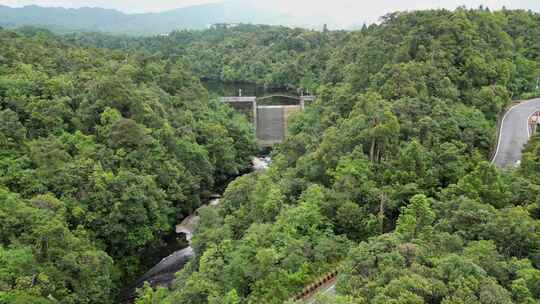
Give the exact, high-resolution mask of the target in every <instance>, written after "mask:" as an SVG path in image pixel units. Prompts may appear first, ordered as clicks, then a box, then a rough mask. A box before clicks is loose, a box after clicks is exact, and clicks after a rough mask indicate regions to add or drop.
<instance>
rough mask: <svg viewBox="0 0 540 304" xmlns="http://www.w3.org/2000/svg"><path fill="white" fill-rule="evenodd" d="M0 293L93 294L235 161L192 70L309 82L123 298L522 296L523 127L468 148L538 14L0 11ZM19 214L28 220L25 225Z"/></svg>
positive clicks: (531, 86) (88, 299)
mask: <svg viewBox="0 0 540 304" xmlns="http://www.w3.org/2000/svg"><path fill="white" fill-rule="evenodd" d="M0 40H1V41H0V42H1V43H0V71H1V73H0V109H1V112H0V117H1V121H2V122H3V123H2V124H1V125H0V141H1V142H2V144H1V145H0V147H1V148H0V149H1V150H0V197H1V199H0V203H1V204H0V224H1V226H2V230H1V232H0V236H1V238H0V241H1V243H0V302H1V301H4V302H8V303H113V302H115V296H116V295H117V290H118V288H120V286H122V281H125V280H130V279H132V278H133V277H134V276H136V275H137V274H140V273H141V271H144V267H145V266H148V264H147V261H145V256H147V255H151V254H152V252H151V251H152V250H153V249H156V248H159V247H160V246H162V245H163V243H164V242H165V238H166V235H167V234H168V233H170V232H171V229H172V224H173V223H174V222H175V221H176V220H179V219H181V218H182V217H183V216H185V215H187V214H188V213H189V212H190V211H192V210H193V209H194V208H195V207H197V206H199V205H200V202H201V200H202V199H204V198H205V197H206V196H208V195H209V194H210V193H211V192H212V191H216V190H217V189H220V188H221V187H222V186H223V185H225V184H227V182H228V181H229V180H230V178H231V177H233V176H236V175H238V174H239V173H240V172H242V171H243V170H244V169H245V166H246V165H247V163H248V161H247V160H248V158H249V157H250V156H251V155H254V154H255V153H256V146H255V144H254V139H253V137H252V136H251V135H250V134H251V132H250V131H251V130H250V128H249V126H248V124H247V122H246V120H245V119H244V118H242V117H240V116H238V115H234V114H233V113H232V111H231V110H230V109H228V108H226V107H224V106H221V105H219V104H218V102H217V101H216V100H215V99H214V98H213V94H212V93H211V92H210V93H209V92H208V91H207V90H205V89H204V88H203V87H202V85H201V82H200V81H199V80H200V79H202V80H217V81H222V82H249V83H255V84H259V85H264V86H266V87H276V88H287V89H300V88H301V89H309V90H311V91H313V92H316V95H317V100H316V102H314V103H313V104H311V105H309V106H308V107H307V110H306V111H305V112H302V113H298V114H297V115H295V116H294V117H293V118H292V120H291V121H290V123H289V134H288V137H287V139H286V141H285V142H284V143H283V144H281V145H279V146H277V147H275V149H274V151H273V152H272V159H273V164H272V166H271V167H270V168H269V169H268V170H267V171H264V172H254V173H250V174H246V175H243V176H241V177H238V178H236V179H235V180H234V181H232V182H231V183H230V184H228V187H227V189H226V190H225V192H224V195H223V198H222V204H221V207H220V208H203V209H202V210H201V212H200V214H201V223H200V226H199V228H198V230H197V232H196V234H195V236H194V239H193V244H192V245H193V247H194V250H195V257H194V259H193V260H192V261H191V262H190V263H188V265H187V266H186V267H184V269H183V270H182V271H180V272H179V273H178V274H177V279H176V282H175V283H174V286H173V288H172V290H164V289H159V290H156V291H153V290H151V289H150V288H145V289H144V290H142V291H141V292H140V295H141V296H140V298H139V299H138V300H137V304H151V303H171V304H172V303H175V304H176V303H197V304H198V303H212V304H217V303H228V304H239V303H283V302H284V301H286V300H287V299H290V298H291V296H293V295H294V294H296V293H297V292H299V291H301V290H302V289H303V287H304V286H305V285H306V284H308V283H309V282H312V281H313V280H314V279H316V278H317V277H319V276H320V275H323V274H325V273H327V272H329V271H332V270H334V269H336V268H337V269H338V270H339V276H338V285H337V291H338V294H339V296H337V298H332V297H331V296H327V298H324V299H321V303H342V304H357V303H381V304H382V303H396V304H397V303H441V304H454V303H455V304H457V303H482V304H488V303H490V304H492V303H538V302H539V301H540V137H538V136H536V137H534V138H533V139H532V140H531V141H530V143H529V145H528V146H527V148H526V150H525V154H524V157H523V160H522V164H521V166H520V168H519V169H515V170H509V171H501V170H499V169H497V168H496V167H495V166H493V165H491V164H490V163H489V158H490V155H491V151H492V149H493V146H494V142H495V138H496V125H497V119H498V117H499V116H500V114H501V113H502V112H503V111H504V109H505V108H506V107H507V106H508V105H509V104H510V102H511V100H512V99H518V98H526V97H532V96H534V95H535V94H537V92H535V89H536V85H537V81H538V79H539V77H540V15H539V14H536V13H532V12H526V11H508V10H503V11H497V12H490V11H489V10H486V9H475V10H468V9H465V8H459V9H457V10H455V11H446V10H431V11H416V12H408V13H394V14H390V15H387V16H385V17H383V18H382V21H381V23H380V24H376V25H371V26H369V27H364V28H363V29H361V30H358V31H353V32H345V31H339V32H334V31H322V32H316V31H308V30H301V29H289V28H284V27H270V26H252V25H243V26H239V27H235V28H230V29H213V30H207V31H201V32H197V31H182V32H174V33H172V34H171V35H169V36H168V37H153V38H126V37H123V38H122V37H112V36H107V35H102V34H73V35H69V36H62V37H57V36H54V35H52V34H50V33H47V32H43V31H40V30H35V29H24V30H21V31H18V32H11V31H6V30H2V31H0ZM29 228H30V229H29Z"/></svg>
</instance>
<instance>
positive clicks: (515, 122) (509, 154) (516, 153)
mask: <svg viewBox="0 0 540 304" xmlns="http://www.w3.org/2000/svg"><path fill="white" fill-rule="evenodd" d="M536 111H540V99H531V100H528V101H524V102H522V103H520V104H518V105H516V106H514V107H512V108H511V109H510V110H509V111H508V112H507V113H506V115H505V116H504V118H503V120H502V124H501V129H500V134H499V143H498V145H497V152H496V154H495V157H494V158H493V163H494V164H495V165H497V166H498V167H500V168H503V169H504V168H511V167H515V166H517V165H518V164H519V161H521V154H522V150H523V147H524V146H525V144H526V143H527V141H528V140H529V137H530V134H529V133H530V131H529V125H528V120H529V117H530V116H531V115H532V114H533V113H534V112H536Z"/></svg>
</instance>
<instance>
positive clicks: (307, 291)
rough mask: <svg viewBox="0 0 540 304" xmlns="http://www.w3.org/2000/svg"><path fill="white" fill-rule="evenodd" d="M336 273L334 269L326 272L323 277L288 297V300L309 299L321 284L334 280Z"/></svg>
mask: <svg viewBox="0 0 540 304" xmlns="http://www.w3.org/2000/svg"><path fill="white" fill-rule="evenodd" d="M337 275H338V271H337V270H334V271H332V272H330V273H328V274H327V275H325V276H324V277H322V278H319V279H318V280H317V281H315V282H314V283H311V284H310V285H308V286H307V287H305V288H304V289H303V290H302V292H300V293H299V294H297V295H296V296H294V297H292V298H290V299H289V301H303V300H307V299H309V298H310V297H312V296H313V295H315V294H316V293H317V292H318V291H319V289H320V288H321V287H322V286H324V285H325V284H328V283H329V282H330V281H332V280H334V279H335V278H336V277H337Z"/></svg>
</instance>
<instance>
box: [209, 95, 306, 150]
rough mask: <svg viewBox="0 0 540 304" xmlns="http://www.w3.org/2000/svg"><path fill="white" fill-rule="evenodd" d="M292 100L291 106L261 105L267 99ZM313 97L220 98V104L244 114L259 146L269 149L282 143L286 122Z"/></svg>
mask: <svg viewBox="0 0 540 304" xmlns="http://www.w3.org/2000/svg"><path fill="white" fill-rule="evenodd" d="M276 97H277V98H279V97H281V98H284V99H289V100H294V101H296V102H294V104H292V105H263V104H261V103H263V102H264V100H266V99H269V98H276ZM314 100H315V96H311V95H310V96H299V97H296V96H288V95H270V96H265V97H253V96H250V97H242V96H236V97H220V101H221V102H225V103H228V104H229V105H231V106H232V107H233V108H234V109H235V110H236V111H238V112H240V113H243V114H245V115H246V116H247V117H248V119H249V121H250V122H251V123H252V125H253V130H254V131H255V135H256V137H257V141H258V142H259V145H260V146H262V147H271V146H273V145H275V144H279V143H281V142H283V139H284V138H285V136H286V132H287V127H288V120H289V117H290V116H291V114H293V113H296V112H299V111H303V110H304V108H305V105H306V102H312V101H314Z"/></svg>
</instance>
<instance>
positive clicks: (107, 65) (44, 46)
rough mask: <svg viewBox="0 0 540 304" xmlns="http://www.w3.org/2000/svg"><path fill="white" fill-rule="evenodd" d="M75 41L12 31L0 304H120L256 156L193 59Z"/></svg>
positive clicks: (0, 113) (7, 58)
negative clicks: (196, 213) (193, 69)
mask: <svg viewBox="0 0 540 304" xmlns="http://www.w3.org/2000/svg"><path fill="white" fill-rule="evenodd" d="M64 39H65V38H61V37H57V36H54V35H52V34H50V33H48V32H44V31H37V32H33V33H24V34H23V33H19V32H11V31H6V30H0V53H1V54H2V63H1V64H0V69H1V71H2V73H1V74H0V121H1V122H2V123H1V127H0V142H1V145H0V189H2V190H1V191H2V192H1V195H0V209H1V211H0V219H1V221H2V222H3V223H2V225H1V226H2V234H1V235H0V240H1V242H0V249H1V250H0V251H1V254H0V256H1V258H0V273H1V274H2V275H1V276H0V282H1V283H0V298H1V300H0V302H4V299H7V300H6V301H7V302H10V303H18V302H21V303H22V302H24V301H30V302H36V303H38V302H40V301H41V302H44V303H49V302H50V303H110V302H113V301H114V300H115V298H116V296H117V294H118V290H119V289H120V288H121V287H122V286H121V285H120V284H127V283H128V282H130V281H131V280H133V279H134V278H135V277H136V276H137V275H140V274H141V273H142V272H144V271H146V270H147V269H148V268H150V267H151V266H152V265H151V264H150V263H152V262H154V259H155V257H153V258H149V257H148V255H150V256H157V255H158V253H159V251H160V250H161V248H162V247H164V246H166V245H167V244H166V243H165V238H166V236H168V235H170V234H171V232H172V230H173V229H172V228H173V227H174V224H176V223H177V221H179V220H181V219H182V218H183V217H184V216H186V215H188V214H189V213H191V212H193V210H195V209H196V208H198V207H199V206H200V204H201V199H206V198H207V197H208V195H209V194H211V193H212V192H214V191H219V190H220V188H221V187H223V184H224V183H225V182H226V181H227V180H228V179H230V178H231V177H233V176H236V175H238V174H239V172H240V171H242V170H245V168H246V167H247V166H248V164H249V158H250V157H251V156H252V155H253V154H254V153H255V151H256V146H255V139H254V138H253V136H252V134H251V129H250V127H249V125H248V123H247V121H246V120H245V119H243V118H241V117H239V116H236V115H235V114H233V113H232V111H231V110H229V109H228V108H226V107H225V106H223V105H221V104H219V103H218V101H216V100H212V99H210V98H209V96H208V93H207V92H206V90H205V89H204V88H202V86H201V85H200V83H199V81H198V80H197V79H196V78H195V77H193V76H192V74H191V73H190V71H189V70H187V69H185V68H184V65H183V64H182V62H181V61H177V62H172V61H169V60H160V59H157V58H154V59H150V58H140V57H136V56H132V55H129V54H126V53H120V52H116V51H112V50H106V49H96V48H90V47H77V46H75V45H74V44H68V43H66V42H65V41H64ZM149 73H150V74H151V75H148V74H149ZM113 261H114V268H113V266H112V265H113Z"/></svg>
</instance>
